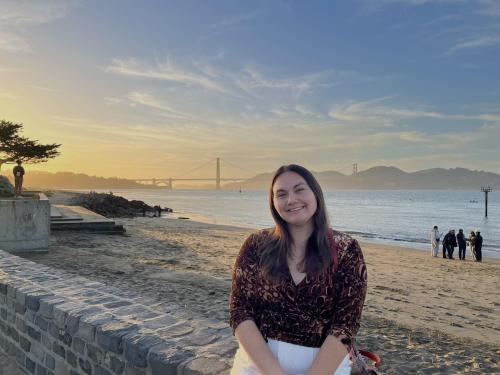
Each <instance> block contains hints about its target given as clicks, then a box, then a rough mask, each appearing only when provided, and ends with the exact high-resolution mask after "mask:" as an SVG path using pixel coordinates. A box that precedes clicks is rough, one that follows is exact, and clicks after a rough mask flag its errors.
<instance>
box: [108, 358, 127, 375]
mask: <svg viewBox="0 0 500 375" xmlns="http://www.w3.org/2000/svg"><path fill="white" fill-rule="evenodd" d="M108 367H109V368H111V371H113V373H114V374H116V375H121V374H122V373H123V370H125V362H123V361H121V360H120V359H118V358H116V357H115V356H113V355H111V356H110V358H109V365H108Z"/></svg>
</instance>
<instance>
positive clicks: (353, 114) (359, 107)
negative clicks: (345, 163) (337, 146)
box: [329, 97, 500, 126]
mask: <svg viewBox="0 0 500 375" xmlns="http://www.w3.org/2000/svg"><path fill="white" fill-rule="evenodd" d="M391 98H392V97H381V98H376V99H372V100H368V101H348V102H346V103H343V104H340V105H335V106H334V107H333V108H332V109H331V110H330V112H329V115H330V117H331V118H333V119H335V120H339V121H344V122H352V123H362V124H382V125H386V126H393V125H394V124H396V123H397V122H398V121H400V120H404V119H413V118H431V119H437V120H459V121H460V120H473V121H484V122H500V115H497V114H479V115H465V114H446V113H441V112H436V111H429V110H426V109H421V108H397V107H391V106H388V105H381V104H379V103H381V102H385V101H387V100H389V99H391Z"/></svg>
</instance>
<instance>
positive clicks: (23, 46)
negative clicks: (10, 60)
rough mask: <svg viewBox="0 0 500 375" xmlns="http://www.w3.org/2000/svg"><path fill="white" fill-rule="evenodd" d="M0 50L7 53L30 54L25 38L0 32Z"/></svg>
mask: <svg viewBox="0 0 500 375" xmlns="http://www.w3.org/2000/svg"><path fill="white" fill-rule="evenodd" d="M0 50H2V51H7V52H30V51H31V46H30V44H29V43H28V41H27V40H26V39H25V38H23V37H21V36H19V35H17V34H13V33H11V32H6V31H2V30H0Z"/></svg>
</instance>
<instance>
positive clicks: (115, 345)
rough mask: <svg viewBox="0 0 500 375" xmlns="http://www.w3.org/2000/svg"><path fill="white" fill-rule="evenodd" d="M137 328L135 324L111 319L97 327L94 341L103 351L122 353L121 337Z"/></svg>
mask: <svg viewBox="0 0 500 375" xmlns="http://www.w3.org/2000/svg"><path fill="white" fill-rule="evenodd" d="M136 330H137V325H136V324H131V323H126V322H121V321H117V320H114V321H111V322H108V323H105V324H103V325H102V326H100V327H98V328H97V331H96V341H97V343H98V344H99V345H100V346H101V348H103V349H104V350H105V351H110V352H113V353H116V354H121V353H123V345H122V338H123V337H124V336H125V335H127V334H128V333H131V332H134V331H136Z"/></svg>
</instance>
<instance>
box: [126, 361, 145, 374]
mask: <svg viewBox="0 0 500 375" xmlns="http://www.w3.org/2000/svg"><path fill="white" fill-rule="evenodd" d="M125 375H146V369H145V368H143V367H135V366H132V365H130V364H128V363H127V364H126V365H125Z"/></svg>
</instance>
